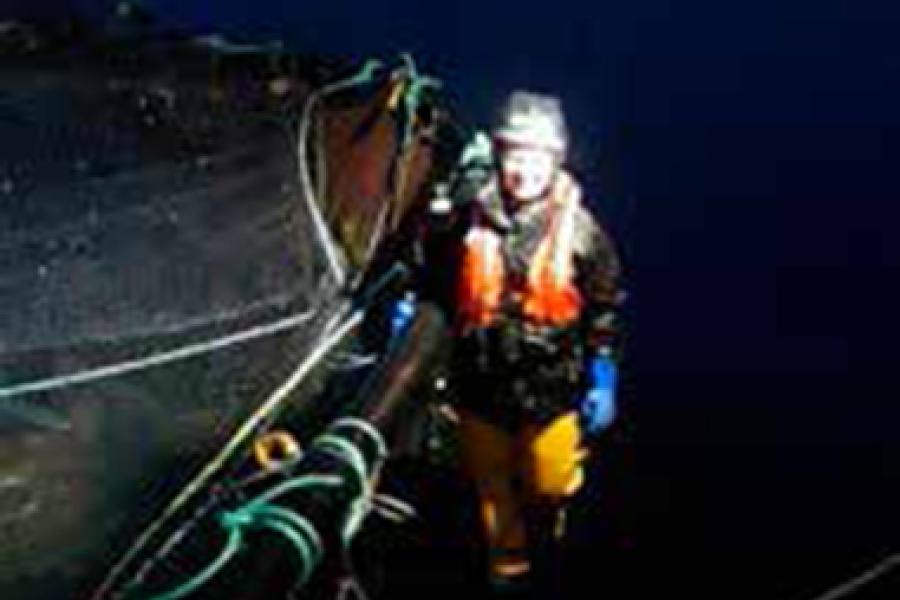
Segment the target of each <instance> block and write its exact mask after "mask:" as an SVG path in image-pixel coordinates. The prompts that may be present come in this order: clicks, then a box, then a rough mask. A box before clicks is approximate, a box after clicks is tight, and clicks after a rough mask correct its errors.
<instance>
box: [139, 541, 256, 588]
mask: <svg viewBox="0 0 900 600" xmlns="http://www.w3.org/2000/svg"><path fill="white" fill-rule="evenodd" d="M242 543H243V536H242V535H241V531H240V529H233V530H231V531H230V532H229V533H228V542H227V544H226V545H225V548H223V549H222V552H221V553H220V554H219V556H217V557H216V559H215V560H213V561H212V562H211V563H209V565H207V566H206V567H205V568H204V569H203V570H202V571H200V572H199V573H197V574H196V575H195V576H194V577H192V578H191V579H190V580H188V581H186V582H185V583H183V584H181V585H179V586H178V587H177V588H175V589H174V590H171V591H169V592H164V593H162V594H158V595H156V596H153V598H152V600H176V599H177V598H184V597H185V596H187V595H189V594H193V593H194V592H195V591H197V590H198V589H199V588H200V587H202V586H203V585H205V584H206V582H208V581H209V580H210V579H212V578H213V577H214V576H215V575H216V574H217V573H218V572H219V571H221V570H222V568H223V567H224V566H225V565H226V564H227V563H228V561H230V560H231V559H232V558H233V557H234V555H235V554H237V553H238V550H240V549H241V544H242Z"/></svg>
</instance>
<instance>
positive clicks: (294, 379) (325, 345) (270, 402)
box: [92, 310, 363, 599]
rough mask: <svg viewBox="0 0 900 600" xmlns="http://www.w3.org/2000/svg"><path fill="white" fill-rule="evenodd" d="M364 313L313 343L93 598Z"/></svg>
mask: <svg viewBox="0 0 900 600" xmlns="http://www.w3.org/2000/svg"><path fill="white" fill-rule="evenodd" d="M362 317H363V311H361V310H357V311H355V312H354V313H352V314H351V315H350V316H349V317H348V318H347V320H346V321H344V323H343V324H342V325H341V326H340V327H338V328H337V329H336V330H335V331H334V332H333V333H331V334H330V335H328V336H326V337H324V338H322V340H321V342H320V343H319V344H317V345H316V347H315V348H314V349H313V351H312V352H310V354H309V355H308V356H307V357H306V359H305V360H304V361H303V362H301V363H300V364H299V365H298V366H297V368H296V369H295V370H294V372H293V373H291V375H290V377H288V378H287V379H286V380H285V381H284V383H282V384H281V386H279V387H278V389H276V390H275V391H274V392H273V393H272V394H271V395H270V396H269V397H268V398H267V399H266V401H265V402H263V403H262V404H261V405H260V406H259V407H258V408H257V409H256V411H255V412H254V413H253V414H252V415H250V417H249V418H247V419H246V420H245V421H244V422H243V424H242V425H241V427H240V428H239V429H238V430H237V432H235V434H234V435H233V436H232V437H231V439H230V440H228V443H227V444H225V446H224V447H223V448H222V449H221V450H220V451H219V453H218V454H216V456H215V457H214V458H213V459H212V460H210V461H209V462H208V463H207V464H206V466H205V467H204V468H203V470H201V471H200V473H198V474H197V475H196V476H195V477H194V478H193V479H192V480H191V481H189V482H188V484H187V485H185V486H184V487H183V488H182V490H181V492H180V493H179V494H178V495H177V496H176V497H175V498H174V499H173V500H172V501H171V502H170V503H169V505H168V506H167V507H166V509H165V510H164V511H163V512H162V514H160V516H159V517H157V518H156V519H155V520H154V521H153V522H152V523H150V525H149V526H148V527H147V528H146V529H145V530H144V532H143V533H141V535H140V536H139V537H138V538H137V539H136V540H135V542H134V543H133V544H132V545H131V547H130V548H129V549H128V551H127V552H125V554H124V555H123V556H122V558H120V559H119V561H118V562H117V563H116V564H115V565H114V566H113V568H112V569H110V571H109V572H108V574H107V576H106V578H105V579H104V581H103V582H102V583H101V584H100V586H99V587H98V588H97V590H96V591H95V592H94V594H93V595H92V598H94V599H100V598H105V597H106V596H107V595H108V592H109V591H110V588H111V586H112V585H113V584H114V583H115V582H116V580H117V579H118V578H119V576H120V575H121V573H122V572H123V571H124V570H125V568H126V567H127V566H128V565H129V564H130V563H131V561H132V560H133V559H134V557H135V556H137V555H138V553H140V551H141V550H142V549H143V548H144V546H146V545H147V543H149V541H150V540H151V539H152V538H153V536H154V535H156V533H157V532H158V531H160V530H161V529H162V527H163V525H165V524H166V523H167V522H168V521H169V519H171V518H172V517H173V516H174V515H175V513H177V512H178V511H179V510H180V509H181V508H182V507H183V506H184V505H185V504H187V502H188V500H190V499H191V498H192V497H193V496H194V494H196V493H197V492H198V491H200V490H201V489H202V488H203V486H205V485H206V484H207V483H208V482H209V480H210V479H211V478H212V476H213V475H215V474H216V473H217V472H218V471H219V470H220V469H221V468H222V467H223V466H224V465H225V463H226V461H227V460H228V459H229V458H230V457H231V455H232V454H234V452H235V451H236V450H237V449H238V448H240V447H241V445H242V444H243V443H244V442H245V441H246V440H247V438H248V437H249V436H250V435H252V434H253V432H254V431H256V429H257V427H258V425H259V424H260V423H262V422H263V420H264V419H266V418H267V417H268V416H269V415H270V414H271V413H272V412H273V411H274V410H275V409H276V408H277V407H278V406H279V405H280V404H281V403H282V402H284V400H285V399H286V398H288V397H289V396H290V394H291V393H292V392H293V391H294V389H295V388H296V387H297V386H298V385H299V384H300V383H301V382H302V381H303V380H304V379H305V378H306V376H307V375H308V374H309V373H310V371H312V369H313V367H315V365H316V364H317V363H318V362H319V361H320V360H321V359H322V358H323V357H324V356H325V355H326V354H327V353H328V351H329V350H331V349H332V348H333V347H334V346H335V345H336V344H337V343H338V342H340V341H341V340H342V339H343V338H344V336H345V335H347V334H348V333H349V332H350V331H351V330H352V329H353V328H354V327H356V326H357V325H358V324H359V323H360V321H361V320H362Z"/></svg>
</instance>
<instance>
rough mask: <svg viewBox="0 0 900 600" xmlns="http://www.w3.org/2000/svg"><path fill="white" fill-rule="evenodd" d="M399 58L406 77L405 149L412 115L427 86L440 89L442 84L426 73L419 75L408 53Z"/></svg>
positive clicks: (408, 140)
mask: <svg viewBox="0 0 900 600" xmlns="http://www.w3.org/2000/svg"><path fill="white" fill-rule="evenodd" d="M400 59H401V60H402V61H403V64H404V66H403V68H402V70H403V71H405V74H406V77H407V79H408V83H407V84H406V89H405V90H404V91H403V108H404V111H405V113H406V114H405V115H404V116H405V124H404V131H403V146H402V147H403V148H404V149H405V148H407V147H408V146H409V144H410V142H411V141H412V136H413V117H415V115H416V113H417V112H418V110H419V106H420V105H421V104H422V98H423V96H424V94H425V91H426V90H427V89H429V88H432V89H440V88H441V87H442V86H443V85H444V84H443V82H441V80H440V79H436V78H434V77H429V76H427V75H420V74H419V70H418V68H417V67H416V63H415V61H414V60H413V57H412V55H411V54H410V53H408V52H403V53H402V54H401V55H400Z"/></svg>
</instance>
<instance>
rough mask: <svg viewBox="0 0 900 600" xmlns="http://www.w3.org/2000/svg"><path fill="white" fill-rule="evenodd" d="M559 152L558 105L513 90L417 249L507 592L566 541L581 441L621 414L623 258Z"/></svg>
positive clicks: (466, 457) (464, 452)
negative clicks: (442, 329) (448, 345)
mask: <svg viewBox="0 0 900 600" xmlns="http://www.w3.org/2000/svg"><path fill="white" fill-rule="evenodd" d="M567 145H568V139H567V132H566V126H565V123H564V118H563V113H562V110H561V107H560V103H559V101H558V100H556V99H555V98H551V97H546V96H543V95H539V94H535V93H530V92H525V91H516V92H514V93H512V94H511V96H510V97H509V99H508V101H507V102H506V104H505V106H504V107H503V110H502V112H501V115H500V118H499V119H498V122H497V124H496V127H495V128H494V130H493V132H492V135H491V136H487V135H486V134H484V133H479V134H478V135H476V136H475V138H474V139H473V140H472V142H471V143H470V144H469V145H468V146H467V147H466V148H465V150H464V151H463V153H462V157H461V159H460V161H459V168H458V169H457V170H456V172H455V173H454V175H453V177H452V178H451V180H450V182H449V192H448V193H447V194H446V195H445V196H443V197H439V198H436V199H435V200H433V201H432V213H434V214H433V215H432V217H431V221H432V225H433V226H432V227H431V228H430V229H429V230H428V233H427V235H425V236H423V241H422V244H421V248H420V251H419V252H418V254H419V255H421V256H423V257H424V258H422V259H421V267H422V268H420V269H419V285H418V287H419V294H420V296H421V297H422V298H423V299H425V300H430V301H433V302H435V303H437V304H438V305H441V306H443V308H444V310H445V312H446V313H447V314H448V315H449V317H450V318H449V322H450V323H452V324H453V334H454V342H455V343H454V348H453V351H452V358H451V360H450V363H451V369H450V374H451V377H450V380H451V385H452V387H453V388H454V389H455V396H456V398H457V405H456V414H457V415H458V418H459V423H458V426H459V443H460V452H461V462H462V465H463V468H464V469H465V472H466V473H467V474H468V476H469V477H470V478H471V479H472V481H473V482H474V485H475V488H476V490H477V493H478V500H479V513H480V519H481V525H482V528H483V535H484V540H485V542H486V546H487V550H488V565H487V570H488V574H489V576H490V578H491V580H492V581H495V582H497V583H501V584H502V583H504V582H513V581H524V577H525V576H527V575H528V573H529V571H531V570H532V561H533V555H534V552H533V550H534V549H535V548H536V547H538V546H539V545H545V544H547V543H548V542H550V543H551V544H552V542H553V540H554V538H555V537H556V538H558V537H559V536H561V535H562V524H563V517H564V514H565V513H564V509H565V506H566V504H567V501H568V500H569V499H570V498H572V496H573V495H574V494H575V493H576V492H577V491H578V490H579V488H580V487H581V485H582V483H583V470H582V466H581V462H582V460H583V458H584V456H585V452H584V451H583V450H582V448H583V441H584V439H585V437H586V436H587V435H590V434H595V433H597V432H599V431H601V430H603V429H604V428H605V427H607V426H608V425H609V424H610V422H611V421H612V420H613V417H614V389H615V376H616V366H615V364H616V363H615V360H616V308H617V305H618V303H619V298H620V293H619V291H618V289H617V281H618V279H619V271H620V266H619V260H618V258H617V254H616V252H615V249H614V247H613V244H612V241H611V240H610V238H609V236H608V235H607V234H606V233H605V231H604V230H603V229H602V228H601V227H600V225H599V224H598V223H597V221H596V220H595V219H594V218H593V217H592V215H591V213H590V212H589V211H588V210H587V208H586V207H585V203H584V199H583V198H582V192H581V187H580V186H579V185H578V182H577V181H576V180H575V178H574V176H573V175H572V174H571V173H570V172H568V171H567V170H566V169H565V168H564V167H563V161H564V159H565V156H566V149H567ZM444 188H445V189H444V190H443V191H447V189H446V188H447V186H444ZM448 197H449V198H448ZM451 199H452V200H451Z"/></svg>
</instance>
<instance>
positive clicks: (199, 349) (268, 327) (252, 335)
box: [0, 310, 314, 400]
mask: <svg viewBox="0 0 900 600" xmlns="http://www.w3.org/2000/svg"><path fill="white" fill-rule="evenodd" d="M313 316H314V311H312V310H308V311H306V312H302V313H297V314H294V315H291V316H289V317H285V318H284V319H280V320H278V321H275V322H273V323H267V324H264V325H258V326H256V327H251V328H250V329H245V330H244V331H239V332H237V333H234V334H231V335H227V336H224V337H220V338H216V339H213V340H209V341H205V342H197V343H194V344H189V345H187V346H182V347H180V348H175V349H174V350H169V351H167V352H160V353H158V354H151V355H150V356H146V357H144V358H136V359H132V360H126V361H123V362H118V363H114V364H110V365H104V366H101V367H97V368H94V369H88V370H85V371H79V372H76V373H70V374H68V375H59V376H56V377H50V378H47V379H39V380H37V381H29V382H26V383H19V384H16V385H12V386H9V387H5V388H0V400H2V399H6V398H13V397H15V396H23V395H25V394H34V393H37V392H48V391H51V390H56V389H60V388H65V387H69V386H73V385H80V384H84V383H90V382H92V381H98V380H101V379H108V378H110V377H117V376H119V375H124V374H126V373H133V372H135V371H143V370H146V369H150V368H152V367H158V366H160V365H164V364H168V363H171V362H176V361H180V360H186V359H188V358H193V357H195V356H200V355H202V354H208V353H210V352H214V351H216V350H221V349H222V348H227V347H229V346H234V345H235V344H242V343H245V342H248V341H250V340H254V339H256V338H259V337H264V336H267V335H273V334H275V333H278V332H280V331H284V330H287V329H292V328H295V327H298V326H300V325H303V324H304V323H307V322H308V321H309V320H310V319H311V318H312V317H313Z"/></svg>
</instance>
